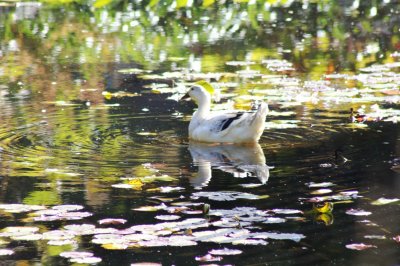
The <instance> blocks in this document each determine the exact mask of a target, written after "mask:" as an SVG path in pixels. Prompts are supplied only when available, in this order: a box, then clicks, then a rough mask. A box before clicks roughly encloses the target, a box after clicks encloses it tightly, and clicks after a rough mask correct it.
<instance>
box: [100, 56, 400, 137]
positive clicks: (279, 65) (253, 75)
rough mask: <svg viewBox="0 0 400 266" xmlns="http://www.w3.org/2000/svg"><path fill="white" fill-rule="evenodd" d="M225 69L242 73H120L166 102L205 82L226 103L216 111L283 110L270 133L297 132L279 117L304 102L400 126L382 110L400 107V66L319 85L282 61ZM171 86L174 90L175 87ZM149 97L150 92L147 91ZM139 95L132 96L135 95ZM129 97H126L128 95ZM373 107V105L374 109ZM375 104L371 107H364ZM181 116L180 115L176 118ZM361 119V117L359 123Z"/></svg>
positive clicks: (396, 114) (392, 112)
mask: <svg viewBox="0 0 400 266" xmlns="http://www.w3.org/2000/svg"><path fill="white" fill-rule="evenodd" d="M226 65H228V66H230V67H234V68H235V67H236V68H238V69H237V70H236V71H235V72H218V73H217V72H215V73H197V72H196V73H193V72H190V71H188V70H181V71H179V70H177V71H174V72H164V73H162V74H153V73H151V72H150V73H149V71H144V70H139V69H121V70H119V72H120V73H122V74H131V75H132V74H133V75H137V76H138V77H139V78H141V79H145V80H154V81H155V82H153V83H151V84H149V85H147V87H146V88H145V89H146V90H148V89H150V91H151V92H152V93H157V94H159V93H162V94H169V95H170V96H169V97H168V99H172V100H179V99H180V97H181V96H182V95H183V94H184V93H185V92H186V90H187V88H188V86H189V84H190V82H193V81H196V80H199V79H204V80H210V81H214V82H212V84H213V85H214V87H215V89H216V90H215V91H216V92H215V94H214V99H215V100H216V101H222V102H220V104H218V107H214V108H222V109H229V108H237V109H243V108H244V109H247V108H249V106H250V102H251V101H259V100H264V101H267V102H268V103H272V104H277V105H279V106H280V108H282V109H284V110H282V111H278V110H277V109H276V108H275V110H274V112H271V113H270V114H269V119H268V123H267V125H266V126H267V128H277V129H282V128H293V127H297V126H298V123H299V121H297V120H290V119H289V120H288V119H285V120H279V119H275V117H276V116H279V117H282V116H294V115H295V113H293V112H290V113H287V112H288V111H287V108H291V107H294V106H299V105H304V104H306V103H311V104H315V105H316V104H322V105H323V106H324V108H328V109H329V108H335V109H339V108H343V107H342V106H346V105H347V106H348V105H354V106H357V110H355V111H356V112H354V113H352V112H351V111H350V108H349V109H348V110H341V111H342V112H348V117H349V121H353V122H362V123H363V122H368V121H389V122H397V121H398V120H399V118H400V111H399V110H397V109H395V108H383V105H385V104H392V103H399V102H400V93H399V87H400V74H399V73H398V71H397V70H398V69H399V68H400V62H390V63H385V64H374V65H371V66H369V67H365V68H361V69H360V73H357V74H353V73H346V74H337V73H332V74H326V75H323V76H321V77H320V79H317V80H304V79H303V78H301V77H300V76H298V75H296V72H295V68H294V66H293V65H292V63H290V62H288V61H287V60H281V59H265V60H262V61H259V62H256V61H228V62H226ZM171 81H172V86H171ZM146 93H147V92H146ZM122 94H124V93H122V92H117V93H115V95H112V94H109V93H108V94H107V96H106V97H119V95H122ZM137 95H138V94H135V95H134V96H137ZM125 96H126V95H125ZM371 103H372V104H371ZM367 104H371V105H370V106H366V105H367ZM178 115H180V114H178ZM358 117H362V119H359V118H358Z"/></svg>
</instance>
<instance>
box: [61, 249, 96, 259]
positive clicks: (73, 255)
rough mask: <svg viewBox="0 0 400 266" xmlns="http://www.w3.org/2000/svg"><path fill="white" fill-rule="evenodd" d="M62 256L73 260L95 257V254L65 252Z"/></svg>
mask: <svg viewBox="0 0 400 266" xmlns="http://www.w3.org/2000/svg"><path fill="white" fill-rule="evenodd" d="M60 256H61V257H64V258H68V259H73V258H88V257H93V256H94V254H93V253H92V252H86V251H65V252H62V253H60Z"/></svg>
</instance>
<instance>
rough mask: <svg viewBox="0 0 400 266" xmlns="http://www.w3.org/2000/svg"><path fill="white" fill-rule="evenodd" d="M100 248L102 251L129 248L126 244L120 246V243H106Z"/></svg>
mask: <svg viewBox="0 0 400 266" xmlns="http://www.w3.org/2000/svg"><path fill="white" fill-rule="evenodd" d="M101 247H102V248H104V249H109V250H124V249H127V248H128V247H129V245H127V244H121V243H107V244H103V245H101Z"/></svg>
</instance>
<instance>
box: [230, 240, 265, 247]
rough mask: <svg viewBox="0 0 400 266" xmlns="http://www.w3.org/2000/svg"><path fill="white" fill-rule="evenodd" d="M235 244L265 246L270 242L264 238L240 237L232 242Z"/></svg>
mask: <svg viewBox="0 0 400 266" xmlns="http://www.w3.org/2000/svg"><path fill="white" fill-rule="evenodd" d="M232 244H233V245H254V246H258V245H262V246H265V245H267V244H268V242H267V241H265V240H262V239H239V240H235V241H233V242H232Z"/></svg>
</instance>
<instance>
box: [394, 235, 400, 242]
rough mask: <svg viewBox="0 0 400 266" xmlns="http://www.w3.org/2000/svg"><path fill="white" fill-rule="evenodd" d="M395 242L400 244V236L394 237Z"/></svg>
mask: <svg viewBox="0 0 400 266" xmlns="http://www.w3.org/2000/svg"><path fill="white" fill-rule="evenodd" d="M393 240H394V241H396V242H397V243H400V235H398V236H395V237H393Z"/></svg>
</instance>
